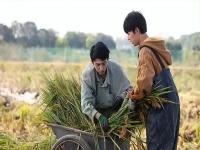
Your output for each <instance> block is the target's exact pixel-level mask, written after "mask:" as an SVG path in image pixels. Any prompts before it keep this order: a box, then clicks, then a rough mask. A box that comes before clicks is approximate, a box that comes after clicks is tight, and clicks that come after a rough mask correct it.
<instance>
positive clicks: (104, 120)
mask: <svg viewBox="0 0 200 150" xmlns="http://www.w3.org/2000/svg"><path fill="white" fill-rule="evenodd" d="M98 120H99V123H100V125H101V127H102V128H103V131H104V132H107V131H108V129H109V123H108V119H107V118H106V117H105V116H104V115H102V114H101V115H100V117H99V119H98Z"/></svg>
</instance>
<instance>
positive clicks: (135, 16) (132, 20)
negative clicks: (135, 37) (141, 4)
mask: <svg viewBox="0 0 200 150" xmlns="http://www.w3.org/2000/svg"><path fill="white" fill-rule="evenodd" d="M123 27H124V32H125V33H128V32H130V31H133V32H135V29H136V28H137V27H138V29H139V30H140V32H141V33H142V34H143V33H146V32H147V24H146V20H145V18H144V16H143V15H142V14H141V13H140V12H138V11H132V12H130V13H129V14H128V15H127V16H126V18H125V20H124V26H123Z"/></svg>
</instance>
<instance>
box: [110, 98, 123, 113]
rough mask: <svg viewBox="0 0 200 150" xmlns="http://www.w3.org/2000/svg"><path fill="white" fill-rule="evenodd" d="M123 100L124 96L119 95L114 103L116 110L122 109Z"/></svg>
mask: <svg viewBox="0 0 200 150" xmlns="http://www.w3.org/2000/svg"><path fill="white" fill-rule="evenodd" d="M123 101H124V98H123V97H121V96H117V97H116V98H115V103H114V105H113V106H112V108H113V110H114V111H118V110H119V109H120V107H121V106H122V103H123Z"/></svg>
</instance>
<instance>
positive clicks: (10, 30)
mask: <svg viewBox="0 0 200 150" xmlns="http://www.w3.org/2000/svg"><path fill="white" fill-rule="evenodd" d="M0 41H4V42H8V43H16V44H20V45H22V46H24V47H70V48H80V49H81V48H90V47H91V46H92V45H93V44H94V43H95V42H96V41H103V42H104V43H105V44H107V46H108V47H109V48H111V49H115V48H116V43H115V41H114V40H113V38H112V36H109V35H106V34H103V33H98V34H97V35H93V34H86V33H83V32H67V33H66V34H65V35H64V37H58V34H57V32H56V31H54V30H53V29H38V28H37V26H36V24H35V23H34V22H25V23H19V22H17V21H14V22H13V23H12V25H11V27H8V26H6V25H4V24H0Z"/></svg>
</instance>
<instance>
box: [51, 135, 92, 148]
mask: <svg viewBox="0 0 200 150" xmlns="http://www.w3.org/2000/svg"><path fill="white" fill-rule="evenodd" d="M52 150H91V148H90V146H89V145H88V144H87V142H85V140H84V139H83V138H81V137H80V136H77V135H65V136H63V137H61V138H60V139H58V141H57V142H56V143H55V144H54V145H53V147H52Z"/></svg>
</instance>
